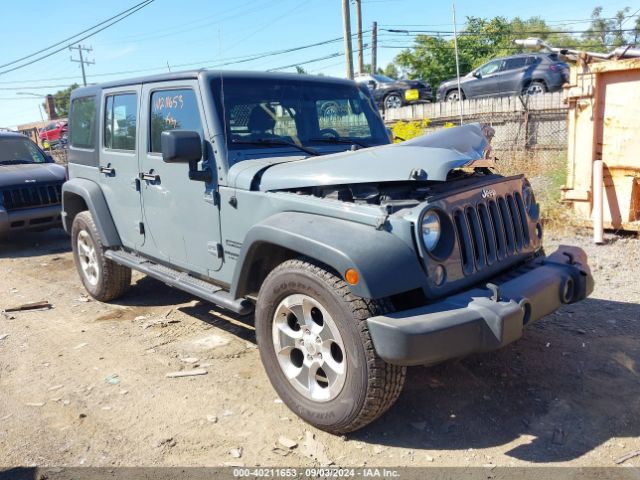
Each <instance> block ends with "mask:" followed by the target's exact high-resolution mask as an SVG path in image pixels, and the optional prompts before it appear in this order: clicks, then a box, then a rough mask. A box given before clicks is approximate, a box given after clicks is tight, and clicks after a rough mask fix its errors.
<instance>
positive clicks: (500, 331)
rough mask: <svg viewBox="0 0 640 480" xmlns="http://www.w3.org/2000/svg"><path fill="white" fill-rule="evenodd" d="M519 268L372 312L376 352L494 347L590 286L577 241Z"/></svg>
mask: <svg viewBox="0 0 640 480" xmlns="http://www.w3.org/2000/svg"><path fill="white" fill-rule="evenodd" d="M517 273H518V276H517V277H515V278H511V279H509V280H506V281H502V282H499V281H494V282H492V283H490V284H487V285H488V286H487V288H476V289H473V290H468V291H466V292H463V293H460V294H457V295H454V296H451V297H448V298H446V299H444V300H442V301H440V302H438V303H434V304H431V305H425V306H423V307H419V308H415V309H412V310H405V311H401V312H394V313H390V314H387V315H381V316H378V317H372V318H370V319H369V320H368V321H367V322H368V325H369V331H370V333H371V337H372V340H373V345H374V347H375V349H376V352H377V353H378V355H379V356H380V357H382V358H383V359H384V360H385V361H386V362H388V363H392V364H396V365H423V364H434V363H438V362H441V361H443V360H448V359H451V358H456V357H460V356H464V355H468V354H470V353H475V352H483V351H489V350H495V349H497V348H500V347H502V346H504V345H507V344H509V343H511V342H513V341H514V340H517V339H518V338H520V337H521V336H522V330H523V327H524V325H525V324H527V323H529V322H533V321H536V320H538V319H540V318H542V317H544V316H545V315H548V314H550V313H552V312H554V311H555V310H557V309H558V308H559V307H560V306H561V305H562V304H565V303H573V302H577V301H579V300H582V299H584V298H586V297H587V296H588V295H589V294H591V292H592V291H593V277H592V276H591V272H590V270H589V266H588V265H587V256H586V254H585V252H584V251H583V250H582V249H580V248H577V247H569V246H561V247H560V248H559V249H558V250H557V251H556V252H554V253H553V254H552V255H549V256H548V257H539V258H536V259H535V260H532V261H531V262H529V263H527V264H525V265H523V266H521V267H520V268H518V270H517ZM492 285H493V286H492Z"/></svg>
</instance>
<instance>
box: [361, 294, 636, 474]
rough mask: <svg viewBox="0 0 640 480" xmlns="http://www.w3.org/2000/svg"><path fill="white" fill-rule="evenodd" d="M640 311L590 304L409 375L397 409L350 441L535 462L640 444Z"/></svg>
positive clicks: (593, 301)
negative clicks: (633, 441) (626, 441)
mask: <svg viewBox="0 0 640 480" xmlns="http://www.w3.org/2000/svg"><path fill="white" fill-rule="evenodd" d="M638 318H640V305H639V304H630V303H620V302H612V301H605V300H598V299H587V300H585V301H583V302H581V303H579V304H575V305H570V306H567V307H565V308H563V309H562V310H560V311H559V312H557V313H556V314H554V315H551V316H549V317H547V318H545V319H543V320H542V321H540V322H538V323H536V324H534V325H532V326H531V327H530V328H528V329H527V330H526V331H525V335H524V337H523V338H522V339H520V340H519V341H518V342H516V343H515V344H512V345H510V346H508V347H507V348H504V349H502V350H500V351H496V352H492V353H487V354H482V355H473V356H470V357H467V358H465V359H462V360H458V361H454V362H448V363H445V364H443V365H439V366H436V367H431V368H425V367H415V368H411V369H409V373H408V377H407V383H406V385H405V389H404V391H403V393H402V395H401V397H400V399H399V401H398V403H397V404H396V405H395V407H393V408H392V409H391V411H390V412H389V413H388V414H387V415H385V417H383V418H382V419H381V421H379V422H377V423H374V424H373V425H371V426H370V427H369V428H367V429H365V430H363V431H360V432H356V433H355V434H353V435H352V436H351V437H352V438H354V439H359V440H363V441H367V442H370V443H374V444H386V445H389V446H399V447H406V448H412V449H419V448H425V449H433V450H466V449H470V448H471V449H479V448H488V447H496V446H500V445H504V444H506V443H510V442H512V441H513V440H516V439H518V438H520V437H523V436H525V437H526V438H525V442H524V443H523V444H522V445H520V446H517V447H516V448H514V449H512V450H510V451H507V452H505V453H506V455H509V456H511V457H514V458H517V459H519V460H526V461H529V462H534V463H538V462H562V461H568V460H571V459H574V458H577V457H580V456H582V455H584V454H586V453H588V452H589V451H591V450H592V449H593V448H595V447H596V446H598V445H600V444H602V443H604V442H606V441H607V440H609V439H610V438H612V437H637V436H638V435H639V434H640V413H639V412H640V377H639V373H640V372H639V369H640V342H638V341H637V339H638V338H639V335H638V334H639V330H640V329H639V328H638V324H637V320H636V319H638Z"/></svg>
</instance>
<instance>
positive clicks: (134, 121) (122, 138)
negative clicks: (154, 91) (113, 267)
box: [98, 85, 144, 249]
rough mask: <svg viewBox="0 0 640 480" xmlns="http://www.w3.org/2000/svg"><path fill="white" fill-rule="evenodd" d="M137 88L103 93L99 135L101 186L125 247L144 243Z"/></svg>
mask: <svg viewBox="0 0 640 480" xmlns="http://www.w3.org/2000/svg"><path fill="white" fill-rule="evenodd" d="M140 92H141V87H140V85H136V86H129V87H124V88H120V89H109V90H105V91H104V93H103V96H102V99H101V102H102V105H101V107H100V118H101V121H100V124H101V126H102V128H101V129H100V133H99V135H98V139H99V148H100V155H99V158H100V164H99V166H98V170H99V173H98V175H99V176H100V185H101V187H102V191H103V193H104V196H105V199H106V200H107V204H108V205H109V210H110V211H111V216H112V218H113V220H114V222H115V225H116V228H117V230H118V233H119V234H120V238H121V239H122V243H123V245H124V246H125V247H128V248H132V249H138V248H140V247H141V246H142V244H143V243H144V235H143V234H142V232H141V229H140V222H141V221H142V209H141V206H140V191H139V184H138V172H139V171H140V169H139V167H138V150H139V145H138V142H137V133H138V124H139V110H140V109H139V106H140Z"/></svg>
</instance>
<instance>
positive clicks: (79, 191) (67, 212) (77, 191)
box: [62, 178, 122, 247]
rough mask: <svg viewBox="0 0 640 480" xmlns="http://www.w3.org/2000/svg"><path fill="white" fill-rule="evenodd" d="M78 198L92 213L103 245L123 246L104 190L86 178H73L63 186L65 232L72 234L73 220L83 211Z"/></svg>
mask: <svg viewBox="0 0 640 480" xmlns="http://www.w3.org/2000/svg"><path fill="white" fill-rule="evenodd" d="M78 197H80V198H81V199H82V200H83V201H84V204H85V205H86V207H87V209H88V210H89V211H90V212H91V216H92V217H93V221H94V222H95V224H96V228H97V229H98V234H99V235H100V239H101V240H102V243H103V245H104V246H106V247H119V246H121V245H122V241H121V240H120V235H119V234H118V230H117V229H116V226H115V223H114V222H113V218H112V217H111V211H110V210H109V206H108V205H107V201H106V200H105V198H104V194H103V193H102V190H101V189H100V187H99V186H98V184H97V183H95V182H94V181H92V180H87V179H85V178H73V179H71V180H68V181H67V182H65V183H64V184H63V185H62V224H63V226H64V229H65V231H66V232H67V233H69V234H71V226H72V224H73V219H74V218H75V216H76V214H78V213H79V212H80V211H81V210H83V208H82V207H81V206H79V205H78V202H77V198H78Z"/></svg>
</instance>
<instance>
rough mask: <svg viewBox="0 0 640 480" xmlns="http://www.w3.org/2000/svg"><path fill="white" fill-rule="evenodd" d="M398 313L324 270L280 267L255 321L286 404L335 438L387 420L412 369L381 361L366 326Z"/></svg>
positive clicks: (305, 265)
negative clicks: (386, 314) (381, 316)
mask: <svg viewBox="0 0 640 480" xmlns="http://www.w3.org/2000/svg"><path fill="white" fill-rule="evenodd" d="M305 306H306V312H307V314H306V315H303V313H304V312H305ZM390 310H391V308H390V305H389V304H388V302H382V301H374V300H367V299H363V298H361V297H357V296H355V295H353V294H352V293H351V291H350V289H349V286H348V285H347V283H346V282H345V281H344V280H342V279H341V278H340V277H338V276H336V275H335V274H334V273H332V272H330V271H328V269H327V268H325V267H323V266H321V265H316V264H314V263H312V262H310V261H307V260H305V259H295V260H288V261H286V262H284V263H282V264H280V265H279V266H278V267H276V268H275V269H274V270H273V271H272V272H271V273H270V274H269V275H268V276H267V278H266V280H265V281H264V283H263V284H262V287H261V288H260V292H259V294H258V300H257V303H256V314H255V319H256V320H255V321H256V337H257V340H258V347H259V350H260V357H261V359H262V363H263V365H264V368H265V370H266V372H267V375H268V377H269V380H270V381H271V384H272V385H273V387H274V389H275V390H276V392H277V393H278V395H279V396H280V398H281V399H282V401H283V402H284V403H285V404H286V405H287V406H288V407H289V408H290V409H291V410H292V411H293V412H295V413H296V414H297V415H298V416H300V417H301V418H302V419H303V420H305V421H306V422H308V423H310V424H311V425H314V426H315V427H317V428H319V429H321V430H325V431H327V432H330V433H334V434H343V433H347V432H352V431H354V430H357V429H359V428H362V427H364V426H365V425H367V424H369V423H371V422H373V421H374V420H376V419H377V418H378V417H380V416H381V415H382V414H383V413H384V412H386V411H387V410H388V409H389V408H390V407H391V406H392V405H393V404H394V403H395V401H396V400H397V398H398V396H399V395H400V393H401V391H402V386H403V385H404V380H405V375H406V367H400V366H397V365H390V364H387V363H385V362H384V361H383V360H382V359H381V358H380V357H378V356H377V354H376V352H375V350H374V348H373V343H372V340H371V336H370V335H369V330H368V327H367V322H366V320H367V319H368V318H369V317H371V316H374V315H378V314H381V313H384V312H387V311H390ZM314 311H315V313H314ZM294 312H297V314H296V313H294ZM292 315H293V317H292ZM299 317H302V322H300V321H299ZM300 323H302V325H300ZM296 324H297V328H298V330H296ZM307 327H309V330H308V331H307V333H305V330H306V329H307ZM285 331H286V332H288V333H283V332H285ZM289 334H291V335H289ZM298 335H299V336H298ZM314 336H315V338H314ZM318 338H321V340H318ZM283 339H284V341H282V340H283ZM288 341H290V343H288ZM287 344H289V345H295V346H293V347H292V346H286V345H287ZM336 345H337V346H336ZM296 350H297V352H299V353H296ZM276 351H279V352H280V354H279V355H277V354H276ZM318 352H320V353H318ZM285 370H286V371H287V372H289V376H290V377H291V378H292V380H289V379H288V378H287V375H286V374H285ZM325 370H326V371H325ZM296 372H297V373H296ZM307 372H308V373H307ZM314 372H315V374H314ZM305 384H306V385H307V386H310V387H311V388H305Z"/></svg>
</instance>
